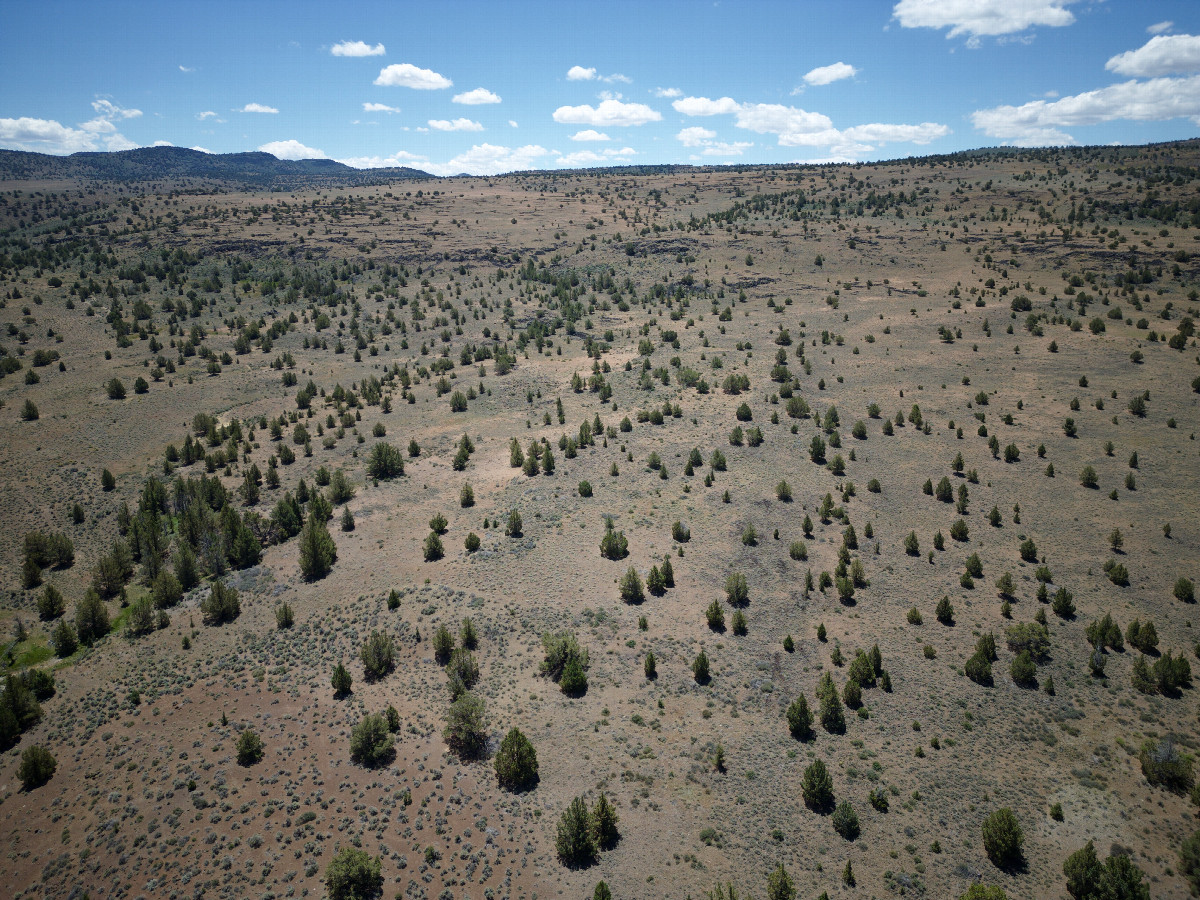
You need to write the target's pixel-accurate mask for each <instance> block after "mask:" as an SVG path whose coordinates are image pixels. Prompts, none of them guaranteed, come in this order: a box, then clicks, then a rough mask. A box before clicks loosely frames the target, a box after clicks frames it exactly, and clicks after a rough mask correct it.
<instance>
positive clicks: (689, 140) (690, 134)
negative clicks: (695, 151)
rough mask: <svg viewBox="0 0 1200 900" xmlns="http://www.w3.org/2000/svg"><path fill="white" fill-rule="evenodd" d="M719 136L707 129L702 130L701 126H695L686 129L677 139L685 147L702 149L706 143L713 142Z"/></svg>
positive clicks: (676, 136)
mask: <svg viewBox="0 0 1200 900" xmlns="http://www.w3.org/2000/svg"><path fill="white" fill-rule="evenodd" d="M716 136H717V133H716V132H715V131H709V130H708V129H707V128H701V127H700V126H699V125H693V126H692V127H691V128H685V129H683V130H682V131H681V132H679V134H677V135H675V138H676V139H677V140H678V141H679V143H681V144H683V146H685V147H702V146H704V143H705V142H706V141H711V140H712V139H713V138H715V137H716Z"/></svg>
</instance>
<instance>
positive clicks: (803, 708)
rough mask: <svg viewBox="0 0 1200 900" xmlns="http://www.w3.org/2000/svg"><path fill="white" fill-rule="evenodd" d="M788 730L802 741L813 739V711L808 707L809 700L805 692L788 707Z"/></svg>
mask: <svg viewBox="0 0 1200 900" xmlns="http://www.w3.org/2000/svg"><path fill="white" fill-rule="evenodd" d="M787 721H788V731H789V732H791V735H792V737H794V738H796V739H797V740H800V741H807V740H811V739H812V736H813V730H812V723H813V716H812V712H811V711H810V710H809V708H808V700H807V699H806V698H805V696H804V695H803V694H801V695H800V696H799V697H797V698H796V699H795V700H793V701H792V703H791V704H790V705H789V706H788V708H787Z"/></svg>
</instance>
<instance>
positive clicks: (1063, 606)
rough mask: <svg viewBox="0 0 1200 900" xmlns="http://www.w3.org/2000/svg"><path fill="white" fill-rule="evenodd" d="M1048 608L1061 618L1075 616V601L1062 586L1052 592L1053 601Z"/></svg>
mask: <svg viewBox="0 0 1200 900" xmlns="http://www.w3.org/2000/svg"><path fill="white" fill-rule="evenodd" d="M1050 608H1051V609H1053V610H1054V614H1055V615H1056V616H1058V617H1059V618H1061V619H1070V618H1073V617H1074V616H1075V603H1074V599H1073V598H1072V596H1071V592H1070V591H1068V590H1067V589H1066V588H1064V587H1060V588H1059V589H1058V590H1057V591H1055V592H1054V603H1053V604H1052V605H1051V607H1050Z"/></svg>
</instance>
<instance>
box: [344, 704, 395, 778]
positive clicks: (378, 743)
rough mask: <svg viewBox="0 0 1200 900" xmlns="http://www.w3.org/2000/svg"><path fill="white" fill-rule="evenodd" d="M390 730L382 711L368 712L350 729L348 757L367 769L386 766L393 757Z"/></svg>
mask: <svg viewBox="0 0 1200 900" xmlns="http://www.w3.org/2000/svg"><path fill="white" fill-rule="evenodd" d="M395 755H396V751H395V748H394V747H393V739H392V733H391V730H390V729H389V728H388V721H387V716H385V715H383V713H368V714H367V715H365V716H363V717H362V719H360V720H359V722H358V724H357V725H355V726H354V727H353V728H351V729H350V759H351V760H353V761H354V762H356V763H358V764H359V765H360V766H364V767H365V768H368V769H377V768H379V767H380V766H386V765H387V764H388V763H390V762H391V761H392V759H393V757H395Z"/></svg>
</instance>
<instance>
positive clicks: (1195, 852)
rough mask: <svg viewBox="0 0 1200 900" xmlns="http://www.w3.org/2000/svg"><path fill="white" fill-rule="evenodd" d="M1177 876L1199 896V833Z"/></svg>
mask: <svg viewBox="0 0 1200 900" xmlns="http://www.w3.org/2000/svg"><path fill="white" fill-rule="evenodd" d="M1196 391H1197V392H1198V393H1200V387H1196ZM1179 874H1180V875H1182V876H1183V877H1184V879H1186V881H1187V883H1188V886H1189V887H1190V888H1191V889H1192V893H1193V894H1200V831H1194V832H1192V835H1191V837H1189V838H1188V839H1187V840H1186V841H1184V842H1183V846H1181V847H1180V848H1179Z"/></svg>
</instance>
